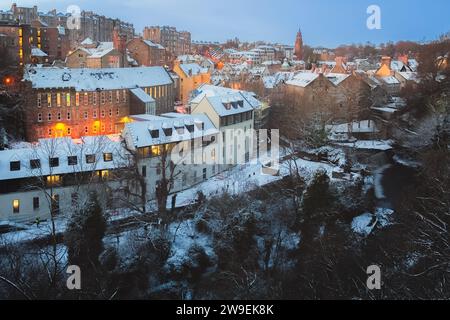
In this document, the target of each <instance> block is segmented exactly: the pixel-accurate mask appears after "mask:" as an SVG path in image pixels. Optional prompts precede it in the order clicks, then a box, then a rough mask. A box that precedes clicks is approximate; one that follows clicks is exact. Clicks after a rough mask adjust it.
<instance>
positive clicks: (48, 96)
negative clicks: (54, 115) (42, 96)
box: [47, 93, 52, 108]
mask: <svg viewBox="0 0 450 320" xmlns="http://www.w3.org/2000/svg"><path fill="white" fill-rule="evenodd" d="M47 106H48V107H49V108H50V107H51V106H52V94H51V93H47Z"/></svg>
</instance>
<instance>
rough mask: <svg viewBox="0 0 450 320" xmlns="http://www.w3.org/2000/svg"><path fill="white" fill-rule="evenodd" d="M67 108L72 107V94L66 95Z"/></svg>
mask: <svg viewBox="0 0 450 320" xmlns="http://www.w3.org/2000/svg"><path fill="white" fill-rule="evenodd" d="M66 106H67V107H70V93H66Z"/></svg>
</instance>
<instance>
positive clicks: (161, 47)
mask: <svg viewBox="0 0 450 320" xmlns="http://www.w3.org/2000/svg"><path fill="white" fill-rule="evenodd" d="M143 41H144V43H145V44H146V45H148V46H149V47H152V48H157V49H162V50H164V47H163V46H162V45H160V44H159V43H155V42H153V41H150V40H143Z"/></svg>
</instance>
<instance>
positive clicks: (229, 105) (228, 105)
mask: <svg viewBox="0 0 450 320" xmlns="http://www.w3.org/2000/svg"><path fill="white" fill-rule="evenodd" d="M223 106H224V107H225V109H227V110H230V109H231V103H229V102H226V103H223Z"/></svg>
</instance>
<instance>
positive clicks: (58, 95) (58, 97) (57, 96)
mask: <svg viewBox="0 0 450 320" xmlns="http://www.w3.org/2000/svg"><path fill="white" fill-rule="evenodd" d="M56 105H57V106H58V107H61V93H59V92H58V93H57V94H56Z"/></svg>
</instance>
